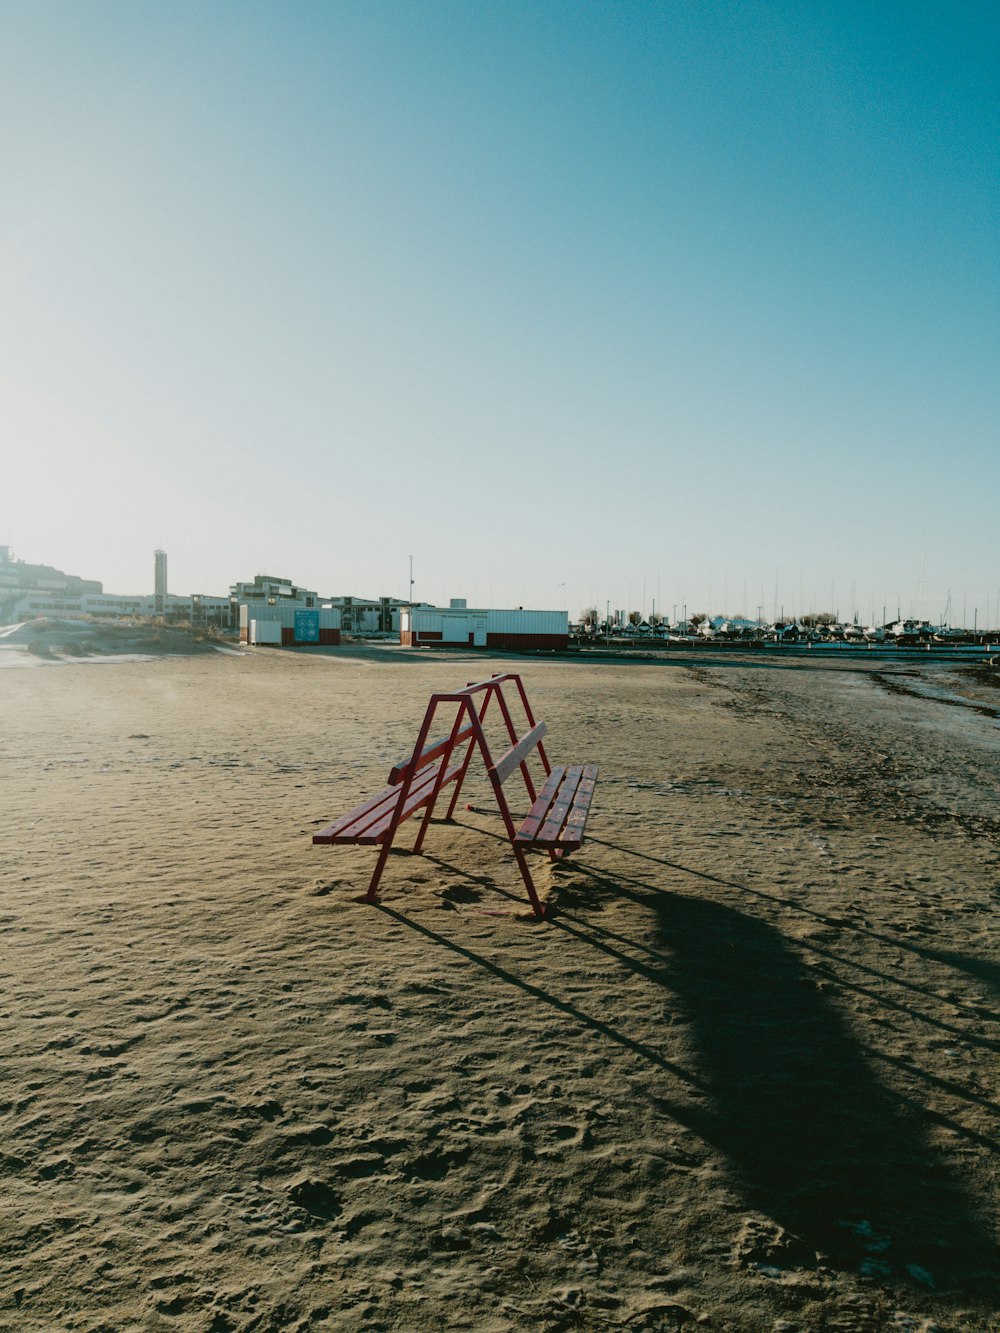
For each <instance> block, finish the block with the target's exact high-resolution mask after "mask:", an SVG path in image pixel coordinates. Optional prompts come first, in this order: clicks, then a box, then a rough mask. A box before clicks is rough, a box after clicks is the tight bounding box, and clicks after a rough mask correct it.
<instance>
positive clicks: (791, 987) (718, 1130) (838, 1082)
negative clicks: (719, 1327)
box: [571, 864, 998, 1294]
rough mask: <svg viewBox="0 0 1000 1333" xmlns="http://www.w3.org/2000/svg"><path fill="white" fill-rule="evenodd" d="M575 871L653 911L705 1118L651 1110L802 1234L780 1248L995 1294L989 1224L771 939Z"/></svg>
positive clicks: (731, 915) (687, 901)
mask: <svg viewBox="0 0 1000 1333" xmlns="http://www.w3.org/2000/svg"><path fill="white" fill-rule="evenodd" d="M576 869H577V870H578V871H583V873H584V874H585V875H587V876H588V878H590V879H591V880H592V882H593V888H594V889H597V888H598V887H600V888H601V889H604V890H606V892H608V893H613V894H615V895H617V896H621V895H622V894H623V893H624V894H625V895H626V896H628V897H631V898H633V899H634V900H635V901H637V902H641V903H642V905H643V906H644V907H646V908H648V909H649V910H651V911H652V912H653V914H654V916H655V921H656V939H657V946H658V952H659V953H661V954H662V955H663V957H664V958H665V959H666V960H668V961H667V966H666V967H665V969H662V970H661V971H660V976H661V978H662V984H663V985H664V986H665V988H666V989H667V990H668V991H669V993H670V996H671V1000H672V1003H673V1004H674V1006H675V1007H676V1008H677V1009H678V1010H679V1011H680V1013H681V1015H682V1017H683V1018H684V1019H685V1020H686V1023H687V1024H688V1027H689V1030H690V1032H691V1034H692V1037H693V1045H694V1047H695V1049H696V1050H697V1052H698V1065H697V1069H696V1070H694V1071H692V1072H693V1073H695V1074H696V1077H697V1078H698V1080H699V1082H700V1083H701V1084H702V1086H703V1087H704V1088H705V1089H706V1090H707V1092H708V1099H707V1104H706V1105H705V1106H704V1109H702V1108H701V1107H700V1106H697V1105H695V1106H692V1105H691V1103H689V1102H685V1103H683V1104H682V1105H674V1104H673V1103H671V1102H670V1100H669V1099H663V1098H658V1099H657V1100H658V1101H659V1104H660V1105H661V1106H662V1107H663V1108H664V1109H667V1110H669V1111H670V1112H671V1113H672V1114H676V1117H677V1119H679V1120H681V1121H683V1123H685V1124H686V1125H688V1127H689V1128H691V1129H694V1130H695V1131H696V1132H698V1133H699V1134H700V1135H701V1136H702V1137H703V1138H704V1139H705V1140H706V1141H708V1142H709V1143H711V1144H712V1145H713V1146H714V1147H715V1148H717V1149H718V1150H719V1151H720V1152H721V1153H723V1154H724V1155H725V1157H726V1159H727V1160H728V1162H729V1164H730V1170H731V1173H732V1178H733V1183H734V1184H735V1185H736V1186H737V1187H738V1188H739V1189H740V1191H741V1193H742V1194H743V1196H744V1197H745V1199H746V1200H747V1202H748V1204H749V1205H750V1206H751V1207H753V1208H755V1209H758V1210H760V1211H761V1212H762V1213H765V1214H766V1215H767V1216H769V1217H770V1218H772V1219H773V1220H774V1221H776V1222H778V1223H779V1224H780V1225H781V1226H782V1227H783V1228H785V1230H786V1231H787V1232H788V1233H790V1235H791V1236H792V1237H797V1238H799V1240H800V1241H801V1242H802V1243H803V1247H802V1248H800V1247H798V1246H796V1244H795V1243H794V1242H791V1251H790V1254H791V1255H792V1256H794V1254H795V1253H797V1252H798V1253H810V1252H812V1251H816V1252H818V1253H820V1254H822V1255H825V1256H827V1260H828V1262H829V1263H832V1264H834V1265H835V1266H840V1267H845V1268H860V1269H861V1271H862V1272H867V1273H869V1274H870V1275H871V1276H873V1277H880V1276H885V1277H888V1276H890V1275H891V1276H895V1277H903V1278H909V1279H911V1280H915V1281H916V1282H918V1283H921V1284H925V1285H931V1284H933V1285H934V1286H936V1287H937V1288H939V1289H940V1288H953V1289H957V1290H962V1291H965V1292H967V1293H970V1294H971V1293H972V1292H979V1293H987V1292H990V1293H995V1292H996V1290H997V1285H998V1284H997V1281H996V1276H995V1275H996V1272H997V1254H996V1250H995V1248H994V1245H993V1242H992V1239H991V1227H990V1225H989V1223H988V1222H987V1219H986V1218H985V1217H984V1216H983V1215H982V1214H981V1213H980V1211H979V1209H978V1208H977V1206H976V1204H975V1202H974V1201H973V1200H971V1199H970V1198H969V1196H968V1195H967V1194H966V1193H965V1191H964V1190H963V1188H962V1187H961V1185H960V1184H959V1182H958V1181H957V1180H955V1179H954V1178H953V1176H952V1174H951V1172H950V1171H949V1169H948V1167H947V1166H946V1164H945V1163H944V1162H943V1161H942V1160H941V1159H940V1156H939V1155H938V1154H937V1153H936V1152H935V1151H934V1149H933V1148H932V1147H931V1145H930V1144H929V1143H928V1141H927V1139H926V1137H925V1135H924V1133H923V1131H922V1127H921V1125H920V1124H919V1123H918V1117H917V1114H916V1112H917V1111H919V1109H920V1108H913V1107H912V1106H910V1105H908V1104H907V1103H906V1102H905V1101H904V1100H903V1098H902V1097H900V1096H899V1095H897V1094H896V1093H895V1092H894V1091H893V1090H891V1089H890V1088H889V1087H887V1086H886V1085H885V1084H883V1083H881V1082H880V1081H879V1080H878V1078H877V1077H876V1076H875V1073H874V1070H873V1066H872V1064H871V1063H869V1060H868V1059H867V1058H866V1057H865V1054H864V1053H863V1050H862V1048H861V1047H860V1045H859V1043H858V1041H857V1039H856V1038H855V1036H854V1035H853V1034H852V1033H851V1031H850V1030H849V1029H848V1028H847V1026H846V1024H845V1022H844V1020H843V1018H842V1017H841V1015H840V1013H839V1012H838V1011H837V1009H836V1008H835V1007H834V1006H833V1005H832V1004H831V1003H830V1002H829V1000H828V999H827V998H826V996H825V994H824V992H823V991H822V990H820V989H819V988H818V987H817V979H816V976H815V973H814V971H813V969H810V968H808V967H806V966H805V965H804V963H803V961H802V959H801V958H800V956H799V955H798V953H797V952H796V951H794V950H793V949H791V948H790V947H789V946H788V945H787V943H786V942H785V940H784V938H783V936H782V935H781V933H780V932H779V931H778V930H776V929H775V928H774V927H773V926H771V925H769V924H768V923H766V922H764V921H761V920H760V919H759V918H757V917H755V916H753V915H750V914H748V913H746V912H742V911H738V910H736V909H734V908H732V907H728V906H726V905H724V904H721V903H718V902H712V901H708V900H705V899H701V898H695V897H686V896H682V895H678V894H675V893H672V892H668V891H666V890H662V889H658V888H655V887H652V886H650V885H649V884H648V883H641V884H640V883H639V882H638V881H628V880H626V881H625V882H624V883H623V882H622V880H621V879H620V878H619V877H615V878H614V879H613V880H611V879H608V880H603V877H602V876H601V875H599V874H597V873H595V872H594V871H592V870H590V869H588V868H586V867H583V866H581V865H579V864H578V865H577V867H576ZM571 928H572V927H571ZM574 933H577V932H576V931H575V929H574ZM969 1137H970V1138H973V1139H977V1141H979V1142H980V1143H981V1145H984V1146H987V1147H988V1148H991V1149H994V1150H995V1147H996V1145H995V1144H993V1143H992V1142H991V1141H987V1140H981V1139H978V1137H977V1136H975V1135H970V1136H969Z"/></svg>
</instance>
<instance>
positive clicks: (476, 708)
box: [314, 672, 579, 916]
mask: <svg viewBox="0 0 1000 1333" xmlns="http://www.w3.org/2000/svg"><path fill="white" fill-rule="evenodd" d="M508 682H510V683H512V684H513V685H514V687H515V688H516V691H517V694H518V696H519V698H520V701H521V706H522V708H523V709H524V716H525V719H526V721H527V723H528V731H527V732H525V733H524V735H523V736H519V735H518V731H517V727H516V726H515V723H514V719H513V716H512V713H511V709H510V704H509V703H508V700H507V699H506V697H505V695H504V685H506V684H507V683H508ZM494 699H496V701H497V707H498V708H499V710H500V715H501V717H502V719H503V724H504V727H505V728H506V731H507V735H508V737H509V739H510V742H511V748H510V750H508V751H507V753H506V754H505V755H501V756H500V758H499V759H498V760H494V758H493V755H492V754H491V752H490V746H489V742H488V740H487V739H486V732H485V730H484V727H483V722H484V719H485V717H486V713H487V710H488V709H489V707H490V704H491V703H492V702H493V700H494ZM449 705H450V706H453V707H454V710H455V711H454V714H453V718H452V723H451V729H450V731H449V733H448V735H447V736H446V737H444V738H443V739H442V740H439V741H435V742H431V743H430V744H429V743H428V737H429V736H430V735H431V732H432V727H433V723H434V719H435V716H436V714H437V711H438V709H439V708H441V707H444V706H449ZM544 731H545V725H544V723H542V724H539V723H537V722H536V721H535V716H534V713H533V712H532V711H531V705H530V703H529V702H528V696H527V694H526V693H525V689H524V684H523V682H522V680H521V677H520V676H517V675H514V674H513V673H511V672H504V673H502V674H500V675H496V676H491V677H490V679H489V680H482V681H477V682H474V683H473V684H470V685H467V686H466V687H465V689H463V690H455V691H454V692H452V693H448V694H433V695H431V699H430V702H429V704H428V705H427V711H426V712H425V713H424V719H423V722H422V723H421V724H420V730H419V732H418V733H417V740H416V744H415V745H414V747H413V753H412V755H411V756H410V758H409V759H408V760H407V761H406V762H405V763H402V764H397V765H396V767H395V768H394V769H393V770H392V772H391V773H390V775H389V782H390V785H391V786H398V787H399V793H398V795H396V794H395V793H393V794H391V795H390V794H389V792H388V790H386V791H385V792H382V793H380V794H379V795H378V796H376V797H372V799H371V800H370V801H368V802H367V803H366V804H364V805H362V806H359V807H358V809H356V810H354V811H352V812H351V814H350V815H347V816H345V817H344V819H342V820H340V821H339V822H338V823H336V824H332V825H330V826H329V827H328V828H327V829H324V830H323V831H322V833H320V834H317V835H315V838H314V841H319V842H368V843H380V844H381V848H380V851H379V855H378V860H377V862H376V864H375V870H374V872H373V874H372V878H371V883H370V884H369V886H368V893H367V895H366V897H367V900H368V902H375V901H377V897H376V895H377V892H378V886H379V881H380V880H381V878H382V872H383V871H384V870H385V866H386V862H387V861H388V859H389V853H390V851H391V850H392V845H393V842H394V841H395V838H396V833H397V832H398V830H399V826H400V824H402V823H403V822H404V820H406V819H408V818H409V817H410V815H411V814H415V813H416V811H417V810H418V809H420V808H421V807H424V817H423V822H422V823H421V826H420V831H419V832H418V834H417V837H416V841H415V842H414V845H413V851H414V853H419V852H420V850H421V849H422V847H423V844H424V838H425V837H426V836H427V830H428V828H429V826H430V822H431V818H432V816H433V814H434V807H435V805H436V804H437V801H438V798H439V796H440V794H441V791H442V790H443V788H444V787H445V786H447V784H448V783H449V782H454V784H455V790H454V792H453V794H452V797H451V801H450V803H449V805H448V813H447V815H446V816H445V818H446V819H451V818H452V816H453V815H454V812H455V807H456V806H457V804H458V798H459V796H460V794H461V790H462V784H463V783H464V781H465V777H466V774H467V773H468V771H469V764H470V762H471V759H472V754H473V751H474V750H476V749H478V750H479V752H480V753H481V754H482V757H483V762H484V763H485V765H486V770H487V773H488V775H489V778H490V783H491V785H492V787H493V792H494V795H495V796H496V800H497V805H498V806H499V809H500V815H501V817H502V819H503V823H504V829H505V830H506V833H507V837H508V839H509V840H510V845H511V850H512V851H513V854H514V859H515V861H516V862H517V867H518V870H519V871H520V873H521V878H522V880H523V881H524V886H525V888H526V890H527V892H528V900H529V901H530V903H531V907H532V910H533V911H534V913H535V915H536V916H542V915H544V912H545V908H544V906H543V904H542V903H541V902H540V901H539V898H538V894H537V892H536V890H535V884H534V881H533V880H532V878H531V871H530V869H529V867H528V860H527V856H526V855H525V847H526V846H528V845H530V841H531V840H530V839H527V838H524V839H521V840H518V839H517V829H516V827H515V824H514V818H513V816H512V815H511V811H510V806H509V804H508V802H507V798H506V796H505V795H504V790H503V784H504V781H505V780H506V778H507V777H508V776H510V775H511V774H512V773H513V771H514V769H515V768H519V769H520V771H521V776H522V778H523V779H524V784H525V788H526V791H527V795H528V799H529V801H531V802H535V801H536V791H535V784H534V782H533V781H532V777H531V772H530V770H529V768H528V758H529V755H530V754H531V753H532V751H537V754H538V758H539V760H540V762H541V765H542V768H543V769H544V770H545V776H546V779H548V778H549V776H550V774H551V773H552V766H551V764H550V763H549V759H548V755H547V754H546V753H545V746H544V744H543V743H542V739H541V738H542V736H543V735H544ZM536 733H537V734H536ZM463 746H465V747H466V748H465V753H464V754H463V755H462V758H461V761H460V762H459V763H458V765H457V766H453V765H452V762H451V761H452V757H453V756H454V755H455V752H456V751H461V749H462V747H463ZM434 763H437V770H436V772H435V773H434V775H433V777H430V776H428V774H427V773H426V772H425V770H426V769H428V768H429V766H430V765H432V764H434ZM573 771H575V770H571V772H573ZM577 781H579V779H577ZM390 810H391V813H390ZM387 816H388V820H387V819H386V817H387ZM547 850H548V852H549V856H550V857H551V858H553V859H556V858H557V857H560V856H562V855H564V854H565V850H566V849H565V847H563V848H559V847H554V846H552V847H548V848H547Z"/></svg>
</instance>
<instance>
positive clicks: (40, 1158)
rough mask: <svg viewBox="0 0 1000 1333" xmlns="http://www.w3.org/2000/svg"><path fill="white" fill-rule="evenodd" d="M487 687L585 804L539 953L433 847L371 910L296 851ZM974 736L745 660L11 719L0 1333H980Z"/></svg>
mask: <svg viewBox="0 0 1000 1333" xmlns="http://www.w3.org/2000/svg"><path fill="white" fill-rule="evenodd" d="M511 669H515V670H520V671H521V673H522V675H523V677H524V679H525V682H526V685H527V688H528V692H529V695H530V697H531V700H532V703H533V705H534V707H535V711H536V713H537V714H538V715H539V716H540V717H542V718H544V719H545V720H546V722H547V723H548V724H549V727H550V734H549V738H548V740H549V751H550V754H551V756H552V758H553V760H554V761H557V762H560V761H564V762H574V761H576V762H579V761H589V762H594V763H597V764H599V765H600V768H601V777H600V781H599V783H598V789H597V798H596V801H595V804H594V809H593V812H592V815H591V819H590V823H589V825H588V830H587V832H588V840H587V842H586V844H585V845H584V847H583V848H582V849H581V850H580V851H579V852H578V853H577V854H575V855H574V857H573V858H572V859H570V860H569V861H567V862H565V863H563V864H560V865H556V866H552V865H550V864H549V863H547V862H544V861H543V860H542V859H541V858H539V859H538V860H537V862H536V864H537V867H538V874H537V879H538V882H539V885H540V886H541V887H542V888H543V889H544V896H545V897H546V899H547V900H548V902H549V906H550V915H549V917H548V919H547V920H545V921H542V922H536V921H532V920H530V919H529V918H528V917H527V916H526V915H525V910H524V904H523V891H522V888H521V885H520V880H519V878H518V874H517V870H516V866H515V864H514V862H513V860H512V858H511V856H510V852H509V847H508V846H507V844H506V843H505V842H504V841H503V840H502V839H500V838H499V837H498V835H499V834H500V832H501V830H500V824H499V820H498V818H497V817H496V816H495V815H491V814H488V813H478V812H466V811H464V810H462V811H461V812H460V817H459V820H458V822H457V823H456V824H454V825H446V824H434V825H433V826H432V827H431V829H430V831H429V833H428V837H427V842H426V847H425V850H426V855H425V856H423V857H421V858H414V857H409V856H406V855H402V854H401V855H393V856H392V857H391V858H390V862H389V866H388V870H387V872H386V876H385V879H384V881H383V885H382V903H381V905H380V906H377V907H373V906H368V905H363V904H359V903H358V902H357V901H356V898H357V896H358V895H359V894H361V893H363V891H364V890H365V888H366V887H367V884H368V878H369V876H370V873H371V869H372V865H373V860H374V853H373V851H372V850H371V849H365V848H339V847H338V848H329V847H315V846H313V845H312V843H311V841H310V838H311V834H312V832H313V831H314V830H315V829H317V828H319V827H320V826H322V825H324V824H326V823H328V822H329V821H330V820H331V819H333V818H334V817H335V816H337V815H339V814H342V813H344V812H345V811H346V810H348V809H349V808H351V807H352V806H353V805H354V804H356V803H357V801H358V800H359V799H360V798H361V797H363V796H366V795H368V794H370V793H372V792H373V791H375V790H376V789H377V788H378V787H379V786H381V785H382V783H383V782H384V781H385V777H386V773H387V771H388V769H389V767H390V766H391V765H392V764H393V763H394V762H396V761H397V760H399V759H401V758H403V757H405V756H406V754H407V753H408V751H409V749H410V747H411V746H412V744H413V740H414V738H415V734H416V729H417V726H418V724H419V722H420V719H421V717H422V714H423V710H424V706H425V704H426V701H427V698H428V696H429V695H430V693H431V692H432V691H434V690H441V689H450V688H455V687H457V686H461V685H464V684H465V683H466V682H467V681H469V680H472V679H477V678H482V677H484V676H486V675H488V674H490V672H492V671H497V670H511ZM998 706H1000V691H997V690H996V689H995V688H994V687H992V686H991V685H990V684H989V682H988V681H987V680H986V678H985V676H984V677H983V678H982V679H980V680H978V681H977V680H976V679H975V678H974V677H973V676H971V675H968V674H963V673H962V672H960V671H957V670H956V671H948V670H946V669H944V668H937V669H934V668H926V669H923V670H917V669H916V668H909V667H907V668H903V667H898V666H885V665H884V664H883V665H882V666H877V665H861V664H857V665H856V664H851V663H848V664H841V663H808V662H805V661H796V662H795V663H789V664H781V665H777V666H775V665H774V664H773V663H772V662H771V661H764V660H758V661H751V660H746V659H738V658H732V659H730V660H728V661H726V662H717V661H714V660H711V659H706V661H705V662H704V664H697V665H693V666H683V665H654V664H649V665H645V664H632V663H623V664H616V663H613V662H612V663H608V662H593V663H588V662H585V661H579V662H577V661H572V660H555V659H553V660H543V659H537V660H535V659H528V660H525V661H523V662H521V663H519V664H512V662H511V660H510V659H507V660H501V659H499V658H494V657H485V658H484V657H483V656H481V655H478V656H475V657H473V656H471V655H469V654H446V653H433V652H430V653H424V652H422V653H420V654H415V653H411V654H407V653H405V652H403V651H401V650H398V649H390V648H385V649H382V650H374V649H373V650H357V651H354V650H351V649H342V650H334V651H330V652H322V653H316V654H315V655H310V653H309V652H308V651H304V652H280V651H270V652H269V651H267V650H258V651H257V652H254V653H246V654H243V655H239V656H235V655H222V654H218V653H206V654H203V655H198V656H187V657H158V658H154V659H153V660H148V661H135V662H122V663H117V664H114V663H108V662H103V661H102V662H91V663H83V664H80V665H72V666H66V665H51V664H46V665H43V666H41V667H39V668H37V669H30V670H16V671H6V672H4V673H2V676H0V736H2V746H0V793H2V799H3V810H4V816H3V823H2V833H0V873H2V905H0V911H2V917H3V935H2V950H3V970H2V976H3V1029H2V1037H0V1042H2V1050H3V1089H2V1094H0V1116H2V1120H0V1123H2V1129H3V1133H2V1139H0V1169H2V1172H3V1200H4V1207H3V1222H2V1232H0V1235H2V1245H0V1251H2V1254H3V1259H2V1263H0V1273H2V1279H3V1280H2V1285H0V1328H4V1329H11V1330H15V1329H16V1330H51V1329H73V1330H122V1329H157V1330H158V1329H175V1330H184V1333H187V1331H188V1330H198V1331H203V1333H209V1331H211V1333H222V1330H273V1331H274V1333H279V1331H280V1333H286V1331H288V1330H310V1329H324V1328H329V1329H348V1330H352V1329H358V1330H360V1329H366V1330H370V1329H387V1330H413V1329H436V1328H443V1329H473V1330H484V1331H486V1333H501V1330H523V1329H529V1330H557V1329H591V1328H627V1329H630V1330H631V1329H648V1330H668V1329H669V1330H672V1329H675V1328H679V1327H681V1326H686V1325H691V1326H693V1327H697V1326H699V1325H700V1326H703V1327H706V1328H711V1329H728V1330H748V1331H755V1330H764V1329H773V1330H776V1331H777V1330H783V1331H784V1333H792V1330H813V1329H832V1330H845V1331H847V1330H858V1331H861V1330H881V1329H893V1330H899V1331H900V1333H902V1331H903V1330H906V1331H910V1330H914V1331H916V1330H926V1331H928V1333H929V1331H930V1330H933V1329H938V1330H964V1329H998V1328H1000V1319H998V1316H997V1314H996V1311H997V1309H998V1307H1000V1299H998V1274H1000V1260H998V1253H997V1242H998V1239H1000V1236H998V1222H997V1218H998V1214H1000V1169H998V1165H1000V1159H998V1151H1000V1105H998V1101H1000V1096H998V1094H1000V1088H998V1075H1000V930H998V925H997V909H998V905H1000V903H998V897H1000V811H998V785H1000V780H998V775H1000V721H998V713H997V709H998ZM468 798H469V799H470V800H471V801H472V802H473V804H474V805H476V807H477V810H479V809H482V810H486V809H487V807H488V805H489V788H488V785H487V784H486V782H485V780H484V779H483V778H482V776H481V775H477V776H476V778H475V782H474V784H473V786H472V787H471V788H470V789H469V792H468ZM522 808H523V806H522ZM413 831H415V830H414V826H413V825H410V826H408V831H407V833H406V835H405V836H404V838H403V842H404V845H405V846H409V844H410V842H411V841H412V832H413Z"/></svg>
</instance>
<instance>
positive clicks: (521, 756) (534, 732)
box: [490, 722, 548, 783]
mask: <svg viewBox="0 0 1000 1333" xmlns="http://www.w3.org/2000/svg"><path fill="white" fill-rule="evenodd" d="M547 730H548V728H547V727H546V725H545V723H544V722H538V723H536V725H535V726H533V727H532V728H531V730H530V731H529V732H527V733H526V734H525V735H524V736H522V737H521V738H520V740H518V741H516V742H515V743H514V744H513V745H512V746H511V748H510V749H509V750H508V751H507V753H506V754H505V755H503V756H502V757H501V758H500V759H498V760H497V762H496V763H495V764H494V765H493V767H492V768H491V769H490V776H491V777H493V778H495V779H496V781H497V782H499V783H504V782H506V781H507V779H508V778H509V777H510V775H511V773H513V772H514V770H515V768H519V767H520V766H521V764H523V763H524V761H525V759H527V757H528V755H529V754H530V753H531V751H532V750H533V749H534V748H535V746H536V745H537V744H538V743H539V741H540V740H541V739H542V737H543V736H544V735H545V733H546V731H547Z"/></svg>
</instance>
